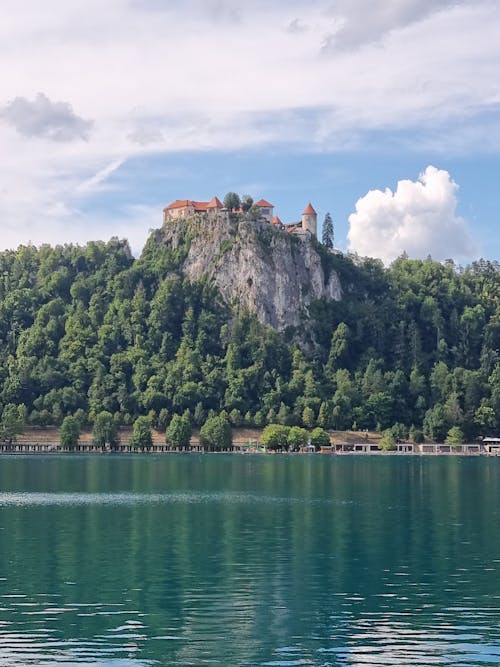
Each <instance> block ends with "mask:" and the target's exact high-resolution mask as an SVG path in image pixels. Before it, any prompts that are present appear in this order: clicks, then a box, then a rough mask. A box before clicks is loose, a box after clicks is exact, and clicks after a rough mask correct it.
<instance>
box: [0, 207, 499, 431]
mask: <svg viewBox="0 0 500 667" xmlns="http://www.w3.org/2000/svg"><path fill="white" fill-rule="evenodd" d="M216 217H217V216H215V218H216ZM215 218H214V220H212V221H208V220H206V219H204V218H203V219H202V218H201V217H198V216H192V217H190V218H186V219H183V220H175V221H170V223H169V225H164V226H163V227H162V228H161V229H158V230H156V231H154V232H152V234H151V237H150V238H149V240H148V242H147V244H146V246H145V248H144V251H143V253H142V255H141V257H140V258H139V259H134V258H133V257H132V255H131V253H130V250H129V247H128V244H127V243H126V242H125V241H119V240H118V239H112V240H111V241H110V242H109V243H102V242H95V243H89V244H88V245H87V246H85V247H77V246H71V245H66V246H57V247H55V248H51V247H49V246H43V247H41V248H39V249H37V248H35V247H33V246H25V247H21V248H19V249H18V250H17V251H6V252H3V253H0V276H1V280H0V362H1V363H0V407H1V409H2V415H6V414H12V406H14V408H15V406H20V407H19V411H20V414H21V413H22V415H23V418H24V417H25V418H26V420H27V423H28V424H29V425H32V426H48V425H56V426H57V425H60V424H61V422H62V420H63V418H64V417H65V416H66V415H75V416H77V418H78V420H79V421H80V423H81V424H82V425H83V426H84V427H86V428H88V427H91V425H92V422H93V421H94V419H95V418H96V415H97V414H99V413H100V412H101V411H103V410H106V411H108V412H109V413H111V414H112V415H113V418H114V420H115V422H116V423H117V424H118V425H121V426H129V425H131V424H132V423H133V422H134V420H135V419H136V418H137V417H138V416H139V415H146V416H148V417H149V419H150V420H151V423H152V424H153V425H154V426H155V427H156V428H158V429H159V431H161V432H164V431H165V428H166V426H167V425H168V423H169V421H170V419H171V418H172V416H173V415H174V414H183V413H185V414H186V416H187V417H188V418H189V419H190V420H191V421H192V423H193V425H194V426H195V427H196V426H199V425H201V424H202V423H203V422H204V420H205V419H206V417H207V416H208V415H210V414H214V413H220V412H221V411H224V412H225V413H226V414H227V415H228V416H229V420H230V422H231V423H232V424H233V425H234V426H236V427H247V428H254V427H255V428H261V427H262V426H264V425H265V424H266V423H272V422H279V423H284V424H297V425H304V426H305V427H307V428H311V427H314V426H315V425H320V426H324V427H326V428H329V429H335V430H343V429H377V430H379V431H380V430H385V429H389V428H390V429H392V431H393V433H394V435H395V436H397V437H407V436H408V435H409V434H411V435H412V437H413V438H414V439H420V438H421V437H422V431H423V432H425V434H426V435H427V436H428V437H429V438H430V439H431V440H433V441H442V440H443V439H444V438H445V437H446V435H447V433H448V432H449V430H450V429H452V428H455V429H458V430H455V431H454V437H458V438H460V437H461V436H462V437H465V438H467V440H469V441H470V440H471V439H473V438H475V437H477V436H479V435H487V434H495V432H496V430H497V429H499V428H500V352H499V348H500V278H499V276H500V274H499V266H498V264H497V263H494V262H478V263H475V264H473V265H472V266H471V267H468V268H466V269H465V270H462V269H459V268H457V267H455V266H453V265H451V264H448V265H442V264H439V263H437V262H433V261H432V260H430V259H428V260H426V261H420V260H408V259H405V258H400V259H398V260H397V261H396V262H394V263H393V265H392V266H391V267H389V268H387V269H386V268H384V267H383V265H382V264H381V263H380V262H379V261H377V260H373V259H359V258H356V257H350V256H346V255H343V254H341V253H338V252H332V251H331V250H330V249H328V248H325V246H323V245H322V244H321V243H319V242H318V241H317V239H316V238H315V237H314V235H312V234H304V235H300V234H290V233H288V232H287V231H286V230H282V229H280V228H276V227H275V226H274V225H272V224H268V223H267V222H264V221H262V220H260V219H256V220H251V219H247V218H246V217H245V216H242V217H240V216H239V215H236V216H234V215H228V216H224V219H223V220H219V221H217V220H216V219H215ZM16 409H17V408H16ZM2 419H3V416H2Z"/></svg>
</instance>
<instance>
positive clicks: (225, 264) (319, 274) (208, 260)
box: [155, 216, 342, 329]
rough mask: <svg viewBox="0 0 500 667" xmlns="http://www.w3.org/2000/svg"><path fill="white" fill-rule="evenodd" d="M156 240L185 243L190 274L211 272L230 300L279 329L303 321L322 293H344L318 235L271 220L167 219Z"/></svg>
mask: <svg viewBox="0 0 500 667" xmlns="http://www.w3.org/2000/svg"><path fill="white" fill-rule="evenodd" d="M155 240H156V241H157V242H158V243H161V244H168V245H170V246H171V247H172V248H173V249H175V248H180V247H184V248H185V249H186V253H185V255H184V259H183V261H182V264H181V267H180V268H181V272H182V273H183V274H184V275H185V276H186V277H187V278H189V279H190V280H192V281H195V280H199V279H200V278H201V277H203V276H205V277H207V278H208V279H209V280H210V281H212V283H213V284H214V285H215V286H216V287H217V288H218V289H219V291H220V293H221V295H222V297H223V299H224V300H225V302H226V303H227V304H228V305H230V306H233V307H235V308H236V309H237V310H240V309H244V310H250V311H251V312H254V313H255V314H256V315H257V317H258V319H259V321H260V322H261V323H263V324H270V325H271V326H273V327H275V328H276V329H285V328H286V327H288V326H293V327H297V326H300V325H301V323H302V322H303V321H304V317H305V316H307V310H308V306H309V305H310V304H311V302H313V301H315V300H317V299H326V300H328V301H339V300H340V299H341V297H342V289H341V285H340V281H339V278H338V276H337V274H336V273H335V272H333V271H332V272H330V275H328V276H325V273H324V271H323V267H322V262H321V256H320V254H319V253H318V251H317V245H316V243H315V241H313V240H312V239H311V238H310V237H301V236H296V235H293V234H288V233H286V232H283V231H280V230H277V229H275V228H274V227H273V226H272V225H270V224H269V223H267V222H253V221H249V220H241V221H236V222H235V221H230V220H229V219H228V218H227V217H226V216H220V217H219V218H214V219H205V218H196V217H194V218H192V219H190V220H178V221H170V222H167V223H166V224H165V225H164V227H163V228H162V229H161V230H158V231H157V232H156V239H155Z"/></svg>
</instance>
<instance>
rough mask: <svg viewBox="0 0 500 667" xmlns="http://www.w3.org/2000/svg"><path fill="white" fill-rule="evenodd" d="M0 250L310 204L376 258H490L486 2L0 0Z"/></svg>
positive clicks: (496, 39)
mask: <svg viewBox="0 0 500 667" xmlns="http://www.w3.org/2000/svg"><path fill="white" fill-rule="evenodd" d="M1 6H2V21H1V23H0V230H1V234H0V249H2V248H15V247H17V246H18V245H20V244H26V243H29V242H32V243H35V244H36V245H40V244H42V243H50V244H57V243H65V242H77V243H85V242H86V241H88V240H97V239H103V240H107V239H109V238H110V237H111V236H118V237H120V238H128V239H129V241H130V243H131V246H132V248H133V251H134V253H135V254H139V253H140V251H141V248H142V245H143V244H144V242H145V240H146V238H147V236H148V234H149V230H150V229H152V228H157V227H159V226H161V223H162V208H163V207H164V206H166V205H167V204H168V203H169V202H170V201H172V200H173V199H185V198H187V199H195V200H206V199H210V198H211V197H212V196H213V195H214V194H217V195H218V196H219V197H220V198H223V196H224V194H225V193H226V192H228V191H236V192H239V193H240V194H250V195H252V196H253V197H254V198H260V197H264V198H266V199H269V200H270V201H271V202H272V203H273V204H274V205H275V207H276V213H277V214H278V215H279V216H280V218H281V219H282V220H283V221H284V222H292V221H296V220H298V219H299V217H300V214H301V212H302V210H303V208H304V207H305V206H306V204H307V203H308V202H309V201H311V202H312V203H313V205H314V206H315V208H316V210H317V211H318V219H319V223H320V226H321V222H322V220H323V218H324V216H325V214H326V212H327V211H329V212H330V213H331V215H332V218H333V221H334V225H335V245H336V246H337V247H339V248H340V249H342V250H345V251H351V252H357V253H359V254H360V255H363V256H373V257H379V258H381V259H382V260H383V261H384V262H385V263H386V264H389V263H390V262H391V261H392V260H393V259H394V258H396V257H398V256H399V255H401V253H403V252H406V253H407V254H408V255H409V256H410V257H422V258H425V257H427V256H428V255H429V254H430V255H431V256H432V257H433V258H435V259H438V260H444V259H448V258H453V259H454V260H455V261H457V262H458V263H461V264H465V263H468V262H470V261H473V260H474V259H477V258H479V257H486V258H488V259H492V260H495V259H496V260H500V234H498V232H497V230H498V216H499V214H498V211H499V209H500V206H499V204H500V201H499V200H500V188H499V174H500V169H499V167H500V77H499V76H498V72H499V71H500V3H499V2H498V1H497V0H454V1H448V0H371V1H370V2H366V0H307V1H306V0H286V1H285V0H274V1H273V0H247V2H246V3H241V2H239V1H237V0H176V2H174V1H173V0H106V2H105V3H103V2H102V0H71V2H67V1H66V0H44V2H43V3H41V2H39V0H2V2H1Z"/></svg>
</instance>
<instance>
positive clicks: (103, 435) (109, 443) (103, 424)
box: [92, 410, 119, 449]
mask: <svg viewBox="0 0 500 667" xmlns="http://www.w3.org/2000/svg"><path fill="white" fill-rule="evenodd" d="M92 436H93V438H94V443H95V444H96V445H97V446H98V447H111V449H113V448H114V447H116V445H117V444H118V442H119V439H118V429H117V427H116V424H115V421H114V419H113V415H112V414H111V413H110V412H108V411H107V410H103V411H102V412H100V413H99V414H98V415H97V417H96V418H95V421H94V428H93V429H92Z"/></svg>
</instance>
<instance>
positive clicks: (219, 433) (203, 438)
mask: <svg viewBox="0 0 500 667" xmlns="http://www.w3.org/2000/svg"><path fill="white" fill-rule="evenodd" d="M232 443H233V432H232V429H231V425H230V423H229V421H228V419H227V418H226V417H225V416H224V415H217V416H215V417H209V418H208V419H207V420H206V422H205V423H204V424H203V426H202V427H201V429H200V444H201V445H202V446H203V447H204V448H206V449H208V450H210V451H220V450H222V449H229V448H230V447H231V445H232Z"/></svg>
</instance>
